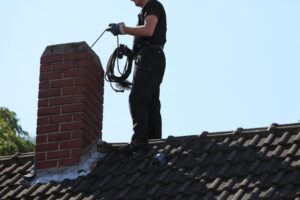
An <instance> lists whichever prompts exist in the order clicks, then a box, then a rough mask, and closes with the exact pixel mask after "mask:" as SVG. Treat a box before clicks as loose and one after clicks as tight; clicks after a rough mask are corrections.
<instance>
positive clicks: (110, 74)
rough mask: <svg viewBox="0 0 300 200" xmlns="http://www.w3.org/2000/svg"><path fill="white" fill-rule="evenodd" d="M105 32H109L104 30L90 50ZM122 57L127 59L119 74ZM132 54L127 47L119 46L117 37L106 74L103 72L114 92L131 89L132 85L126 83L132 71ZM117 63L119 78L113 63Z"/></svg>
mask: <svg viewBox="0 0 300 200" xmlns="http://www.w3.org/2000/svg"><path fill="white" fill-rule="evenodd" d="M106 31H109V28H107V29H105V30H104V31H103V32H102V33H101V35H100V36H99V37H98V38H97V40H96V41H95V42H94V43H93V45H92V46H91V48H93V46H94V45H95V44H96V43H97V42H98V40H99V39H100V38H101V37H102V36H103V35H104V33H105V32H106ZM123 56H126V57H127V60H126V64H125V67H124V69H123V71H122V72H121V70H120V67H119V59H122V58H123ZM133 57H134V54H133V52H132V50H131V49H129V48H128V47H127V46H125V45H123V44H121V45H119V37H118V36H117V48H116V49H115V50H114V52H113V53H112V55H111V56H110V58H109V60H108V63H107V67H106V72H105V80H106V81H108V82H109V83H110V85H111V88H112V89H113V90H114V91H116V92H124V91H125V90H128V89H131V86H132V83H130V82H129V81H127V78H128V77H129V75H130V73H131V69H132V62H133ZM116 61H117V68H118V72H119V74H120V76H116V75H115V72H114V71H115V62H116ZM112 83H116V86H117V88H115V87H113V85H112Z"/></svg>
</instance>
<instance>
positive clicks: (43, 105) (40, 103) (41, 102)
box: [38, 99, 49, 108]
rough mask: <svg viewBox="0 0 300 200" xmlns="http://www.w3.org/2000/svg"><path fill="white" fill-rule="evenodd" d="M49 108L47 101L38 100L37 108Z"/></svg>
mask: <svg viewBox="0 0 300 200" xmlns="http://www.w3.org/2000/svg"><path fill="white" fill-rule="evenodd" d="M48 106H49V100H48V99H39V102H38V107H39V108H42V107H48Z"/></svg>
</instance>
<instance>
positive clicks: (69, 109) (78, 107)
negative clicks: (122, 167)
mask: <svg viewBox="0 0 300 200" xmlns="http://www.w3.org/2000/svg"><path fill="white" fill-rule="evenodd" d="M83 110H84V105H83V104H72V105H65V106H63V107H62V113H75V112H82V111H83Z"/></svg>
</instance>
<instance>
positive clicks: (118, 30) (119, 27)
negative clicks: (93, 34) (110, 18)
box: [106, 22, 125, 36]
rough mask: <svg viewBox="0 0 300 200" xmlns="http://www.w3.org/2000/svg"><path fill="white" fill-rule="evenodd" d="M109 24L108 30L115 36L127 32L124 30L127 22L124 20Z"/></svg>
mask: <svg viewBox="0 0 300 200" xmlns="http://www.w3.org/2000/svg"><path fill="white" fill-rule="evenodd" d="M108 26H109V28H107V29H106V30H107V31H110V32H111V33H112V34H113V35H114V36H117V35H124V34H125V32H124V27H125V24H124V23H123V22H121V23H117V24H116V23H111V24H109V25H108Z"/></svg>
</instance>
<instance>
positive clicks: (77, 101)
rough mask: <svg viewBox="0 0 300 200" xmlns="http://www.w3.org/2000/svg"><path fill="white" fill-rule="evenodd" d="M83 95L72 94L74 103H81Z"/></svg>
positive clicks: (83, 98)
mask: <svg viewBox="0 0 300 200" xmlns="http://www.w3.org/2000/svg"><path fill="white" fill-rule="evenodd" d="M85 98H86V97H85V95H83V94H80V95H76V96H74V103H82V102H84V100H85Z"/></svg>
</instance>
